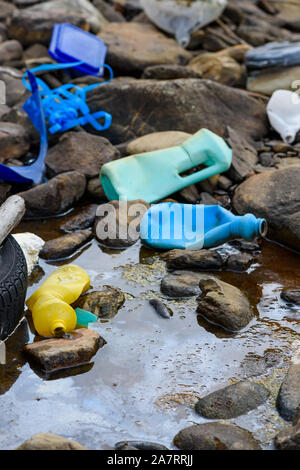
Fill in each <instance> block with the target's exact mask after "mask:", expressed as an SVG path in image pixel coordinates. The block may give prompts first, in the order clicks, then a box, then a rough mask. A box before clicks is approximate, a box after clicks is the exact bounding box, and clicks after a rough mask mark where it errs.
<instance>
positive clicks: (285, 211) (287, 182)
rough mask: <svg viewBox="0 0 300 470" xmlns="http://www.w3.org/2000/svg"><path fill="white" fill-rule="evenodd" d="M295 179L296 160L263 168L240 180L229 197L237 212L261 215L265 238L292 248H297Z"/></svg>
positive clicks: (299, 195)
mask: <svg viewBox="0 0 300 470" xmlns="http://www.w3.org/2000/svg"><path fill="white" fill-rule="evenodd" d="M299 178H300V164H299V163H298V164H296V165H295V166H290V167H287V168H282V169H280V170H272V171H267V172H265V173H261V174H260V175H255V176H252V177H251V178H249V179H247V180H246V181H244V182H243V183H242V184H241V185H240V186H239V187H238V188H237V190H236V191H235V193H234V197H233V207H234V209H235V210H236V211H237V213H238V214H240V215H242V214H247V213H253V214H254V215H255V216H256V217H261V218H265V219H266V220H267V221H268V225H269V233H268V237H269V238H271V239H272V240H275V241H278V242H279V243H282V244H284V245H287V246H289V247H290V248H293V249H295V250H299V249H300V224H299V203H300V191H299ZM274 188H276V191H274Z"/></svg>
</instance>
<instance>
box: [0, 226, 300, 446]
mask: <svg viewBox="0 0 300 470" xmlns="http://www.w3.org/2000/svg"><path fill="white" fill-rule="evenodd" d="M61 223H62V219H54V220H51V221H44V222H25V223H23V224H22V225H21V226H20V227H19V231H34V232H35V233H36V234H37V235H39V236H41V237H43V238H44V239H45V240H48V239H52V238H54V237H56V236H58V235H59V232H58V226H59V225H60V224H61ZM223 250H225V251H224V253H227V252H228V251H230V247H229V245H227V246H225V247H224V248H223ZM233 251H234V250H233ZM299 260H300V257H299V256H298V255H296V254H295V253H292V252H289V251H287V250H285V249H283V248H281V247H279V246H277V245H272V244H270V243H268V242H264V243H263V245H262V253H261V254H258V255H257V258H256V262H255V265H254V266H252V268H251V269H250V270H249V271H248V272H247V273H243V274H240V273H239V274H237V273H229V272H222V273H217V274H216V275H217V276H219V277H220V278H221V279H223V280H224V281H226V282H229V283H231V284H233V285H236V286H237V287H239V288H240V289H242V290H243V291H244V292H245V293H247V295H248V297H249V299H250V300H251V303H252V304H253V305H254V306H256V308H257V316H256V318H255V319H254V320H253V321H252V322H251V323H250V324H249V325H248V327H247V328H245V329H244V330H242V331H241V332H239V333H236V334H229V333H226V332H224V331H223V330H220V329H219V328H217V327H215V326H213V325H210V324H208V323H207V322H206V321H205V320H203V319H202V318H199V317H198V316H197V314H196V312H195V310H196V300H195V298H192V299H183V300H178V301H177V300H174V299H172V300H170V299H167V298H166V297H165V296H163V295H161V293H160V280H161V278H162V277H163V276H164V274H165V273H166V269H165V264H164V263H163V262H162V261H161V260H160V259H159V257H158V256H157V255H156V254H155V253H154V252H152V251H149V250H147V249H145V248H144V247H141V245H140V244H136V245H134V246H133V247H131V248H129V249H128V250H126V251H122V252H112V251H110V250H103V249H102V248H101V247H100V246H99V245H98V244H97V242H96V241H93V243H92V244H90V245H89V246H88V247H87V248H86V249H83V250H82V251H80V252H79V253H78V254H77V255H76V256H75V257H73V258H72V260H71V261H72V262H76V264H78V265H79V266H82V267H83V268H85V269H86V270H87V271H88V273H89V275H90V276H91V280H92V286H93V288H94V289H97V288H99V287H102V286H103V285H111V286H116V287H120V288H121V289H122V291H123V292H124V293H126V302H125V305H124V307H123V308H122V309H121V310H120V311H119V314H118V315H117V316H116V317H115V318H113V319H111V320H109V322H105V323H101V322H97V323H94V324H93V325H92V328H93V329H95V330H96V331H98V332H99V334H100V335H101V336H103V337H104V338H105V340H106V341H107V344H106V345H105V346H104V348H102V349H101V350H99V352H98V353H97V355H96V356H95V357H94V358H93V363H92V364H91V366H90V368H88V370H86V369H85V370H83V371H81V373H80V374H78V375H72V376H69V377H68V376H67V377H61V378H56V379H55V380H45V379H43V378H42V377H40V376H38V375H37V374H36V373H35V372H34V371H33V370H32V369H31V368H30V366H29V364H28V363H27V362H26V361H25V360H24V358H23V356H22V354H21V352H20V350H21V348H22V346H23V345H24V344H26V343H27V342H31V341H32V340H33V335H32V333H31V331H30V329H29V328H28V324H27V321H26V320H24V322H23V323H22V324H21V325H20V327H19V328H18V330H17V332H16V333H15V335H14V336H13V337H12V338H10V339H9V340H8V342H7V361H8V362H7V365H6V366H0V414H1V422H0V449H13V448H15V447H16V446H18V445H19V444H21V443H22V442H23V441H24V440H26V439H27V438H29V437H30V436H31V435H33V434H35V433H38V432H52V433H57V434H60V435H63V436H66V437H69V438H72V439H75V440H77V441H79V442H80V443H82V444H83V445H85V446H86V447H87V448H90V449H110V448H112V447H113V446H114V444H115V443H116V442H119V441H122V440H128V439H129V440H143V439H144V440H147V441H154V442H158V443H161V444H164V445H165V446H167V447H169V448H174V447H173V444H172V440H173V437H174V436H175V434H176V433H177V432H178V431H179V430H180V429H182V428H183V427H186V426H188V425H191V424H193V423H201V422H205V421H206V420H205V419H204V418H201V417H200V416H199V415H197V414H196V413H195V412H194V409H193V405H194V404H195V401H196V400H197V398H198V397H200V396H204V395H205V394H207V393H209V392H212V391H214V390H216V389H218V388H221V387H223V386H226V385H228V384H230V383H232V382H235V381H238V380H240V379H244V378H246V377H249V378H250V380H254V381H260V382H262V383H264V384H265V385H266V386H267V387H268V388H269V389H270V391H271V396H270V399H269V401H268V403H267V404H265V405H263V406H261V407H259V408H258V409H257V410H254V411H252V412H250V413H248V414H247V415H244V416H241V417H239V418H236V419H233V420H231V421H233V422H235V423H237V424H239V425H240V426H242V427H244V428H246V429H249V430H250V431H252V432H253V434H254V436H255V437H256V438H257V439H258V440H259V441H260V442H261V444H262V446H263V448H272V442H271V441H272V438H273V437H274V435H275V434H276V433H277V432H278V430H279V429H281V428H283V427H284V426H286V424H285V423H284V421H282V420H281V418H280V417H279V415H278V413H277V412H276V408H275V405H274V403H275V398H276V394H277V392H278V389H279V386H280V383H281V381H282V378H283V376H284V374H285V372H286V368H287V367H288V365H289V362H290V359H291V357H292V356H293V355H294V354H295V350H296V349H297V346H298V345H299V332H300V325H299V319H300V313H299V311H298V312H297V309H295V308H291V307H288V306H287V305H286V304H285V302H283V301H282V300H281V299H280V291H281V289H282V288H283V287H284V288H296V287H298V288H299V284H300V282H299V281H300V263H299ZM60 264H62V263H61V262H60V263H46V262H44V261H41V262H40V267H41V269H42V270H43V271H41V270H39V271H38V273H37V276H36V279H35V281H36V283H35V284H34V285H32V286H31V287H30V288H29V290H28V296H29V295H31V293H32V292H33V291H34V290H35V289H36V288H37V286H38V284H39V283H41V282H42V280H43V279H44V276H46V275H49V274H50V273H51V272H52V271H53V270H54V269H55V267H56V266H57V265H60ZM43 272H44V275H43ZM153 297H158V298H163V299H164V301H165V302H166V304H167V305H168V306H169V307H171V309H172V310H173V312H174V316H173V318H172V319H170V320H166V319H163V318H161V317H160V316H158V315H157V314H156V312H155V310H154V309H153V308H152V307H151V306H150V305H149V302H148V300H149V299H150V298H153ZM298 310H299V309H298ZM297 317H298V319H297Z"/></svg>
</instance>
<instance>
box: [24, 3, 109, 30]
mask: <svg viewBox="0 0 300 470" xmlns="http://www.w3.org/2000/svg"><path fill="white" fill-rule="evenodd" d="M57 10H59V11H60V12H61V13H62V14H64V15H68V14H70V12H71V13H72V14H78V15H80V16H82V17H83V18H84V19H85V21H86V23H87V24H88V25H89V26H90V28H88V30H89V29H91V32H93V33H95V34H97V33H99V32H100V31H101V29H102V28H103V27H104V26H105V25H106V24H107V20H106V19H105V18H104V16H103V15H102V13H101V12H100V10H98V9H97V8H95V7H94V5H93V4H92V3H91V2H89V1H88V0H50V1H47V2H40V3H38V4H37V5H34V6H32V7H30V8H28V9H27V11H29V12H39V13H43V12H44V13H46V14H51V13H52V12H54V13H55V12H56V11H57ZM58 18H59V17H58ZM58 22H59V21H58Z"/></svg>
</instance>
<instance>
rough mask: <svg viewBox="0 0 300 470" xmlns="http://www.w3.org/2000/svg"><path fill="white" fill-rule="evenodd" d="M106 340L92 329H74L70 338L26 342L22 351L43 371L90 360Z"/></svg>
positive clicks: (67, 366) (63, 367)
mask: <svg viewBox="0 0 300 470" xmlns="http://www.w3.org/2000/svg"><path fill="white" fill-rule="evenodd" d="M105 343H106V341H105V340H104V339H103V338H101V336H100V335H99V334H98V333H97V332H96V331H93V330H89V329H87V328H81V329H78V330H75V331H74V332H73V333H72V335H71V337H70V338H59V339H58V338H51V339H46V340H43V341H38V342H36V343H32V344H27V345H26V346H24V348H23V351H24V354H25V355H26V356H27V358H28V359H29V361H30V362H32V363H33V364H34V365H35V366H37V367H38V368H39V369H41V370H42V371H45V372H53V371H57V370H61V369H66V368H71V367H76V366H79V365H82V364H87V363H88V362H90V360H91V358H92V357H93V356H94V355H95V354H96V352H97V351H98V349H99V348H102V347H103V346H104V344H105Z"/></svg>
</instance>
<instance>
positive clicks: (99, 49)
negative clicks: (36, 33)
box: [49, 23, 107, 75]
mask: <svg viewBox="0 0 300 470" xmlns="http://www.w3.org/2000/svg"><path fill="white" fill-rule="evenodd" d="M106 52H107V47H106V45H105V43H104V42H103V41H102V39H100V38H98V37H97V36H95V35H94V34H91V33H88V32H87V31H84V30H82V29H80V28H77V27H76V26H73V25H71V24H68V23H61V24H56V25H54V28H53V33H52V38H51V43H50V47H49V54H50V55H51V57H52V58H53V59H54V60H56V61H57V62H62V63H67V62H79V61H82V62H83V64H80V65H78V66H77V67H75V69H76V70H78V71H80V72H82V73H83V74H84V75H103V67H102V65H103V64H104V63H105V57H106Z"/></svg>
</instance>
